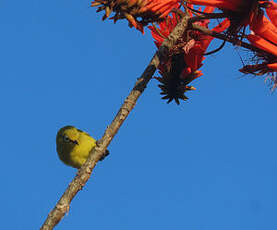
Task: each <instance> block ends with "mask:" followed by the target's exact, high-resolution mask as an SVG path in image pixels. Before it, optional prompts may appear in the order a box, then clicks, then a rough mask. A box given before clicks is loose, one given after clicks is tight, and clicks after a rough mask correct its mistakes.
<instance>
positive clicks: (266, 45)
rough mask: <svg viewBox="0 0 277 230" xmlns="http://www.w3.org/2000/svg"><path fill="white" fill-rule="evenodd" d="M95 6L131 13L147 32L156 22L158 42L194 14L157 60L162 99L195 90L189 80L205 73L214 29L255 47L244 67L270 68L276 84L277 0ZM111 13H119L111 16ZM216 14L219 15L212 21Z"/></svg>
mask: <svg viewBox="0 0 277 230" xmlns="http://www.w3.org/2000/svg"><path fill="white" fill-rule="evenodd" d="M92 6H97V7H98V9H97V12H99V11H103V10H104V11H105V14H104V16H103V20H104V19H106V18H110V19H113V20H114V22H116V21H117V20H119V19H127V20H128V21H129V26H130V27H135V28H136V29H138V30H140V31H141V32H142V33H143V32H144V27H145V26H147V25H148V24H149V23H152V24H153V25H152V26H149V27H148V28H150V30H151V33H152V36H153V38H154V42H155V44H156V46H157V47H158V48H159V47H160V46H161V44H162V42H163V41H164V40H165V39H166V38H167V37H168V36H169V34H170V33H171V32H172V31H173V29H174V28H175V26H176V25H177V24H178V21H180V17H182V14H189V16H190V18H194V20H193V23H192V21H190V23H189V25H190V26H189V27H187V28H186V30H185V32H184V34H183V35H182V37H180V38H179V39H178V41H177V43H176V44H175V45H174V46H173V47H171V48H170V50H169V55H168V57H167V58H164V60H162V61H161V62H160V64H159V66H158V69H159V73H160V77H155V78H156V79H157V80H158V81H159V82H160V84H159V87H160V89H161V91H162V92H161V94H162V95H163V99H166V100H168V102H171V101H173V100H174V101H175V102H176V103H177V104H179V103H180V102H179V100H187V99H188V98H187V97H186V95H185V93H186V92H187V91H191V90H195V88H194V87H193V86H191V85H190V83H191V82H192V81H193V80H194V79H196V78H199V77H200V76H202V75H203V73H202V72H201V70H200V68H201V66H202V65H203V61H204V59H205V57H204V55H207V54H209V53H211V52H208V53H206V50H207V49H208V47H209V45H210V43H211V41H212V40H213V38H214V36H215V34H216V35H218V36H215V37H219V38H220V39H223V40H224V41H231V42H232V43H233V44H237V45H241V46H242V45H243V44H244V47H246V48H249V47H250V48H249V49H250V50H253V51H255V52H254V58H252V59H251V63H248V65H245V66H244V67H243V68H241V69H240V71H241V72H243V73H245V74H255V75H264V74H267V75H268V76H269V77H270V79H271V83H273V88H275V87H276V86H277V3H276V2H274V1H273V0H94V1H93V2H92ZM182 7H183V8H182ZM200 7H204V10H201V8H200ZM182 9H183V10H182ZM218 12H220V13H218ZM111 13H114V15H113V16H112V17H110V14H111ZM195 16H196V17H195ZM196 18H197V19H196ZM208 18H209V19H208ZM212 19H217V20H213V23H211V22H210V20H212ZM155 23H156V24H158V25H156V24H155ZM191 23H192V24H191ZM211 25H213V26H211ZM197 28H198V29H197ZM205 31H206V32H205ZM207 31H208V32H207ZM218 50H219V49H217V51H218Z"/></svg>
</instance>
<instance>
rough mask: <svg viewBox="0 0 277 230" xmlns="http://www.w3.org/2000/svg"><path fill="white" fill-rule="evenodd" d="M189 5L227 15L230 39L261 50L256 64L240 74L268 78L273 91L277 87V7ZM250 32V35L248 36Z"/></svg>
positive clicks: (246, 0)
mask: <svg viewBox="0 0 277 230" xmlns="http://www.w3.org/2000/svg"><path fill="white" fill-rule="evenodd" d="M189 3H190V4H191V3H193V4H199V5H204V6H214V7H217V8H218V9H219V10H221V11H223V12H224V13H226V17H227V18H228V20H229V21H230V27H229V29H228V31H229V34H228V35H229V36H231V37H233V38H237V39H238V38H239V39H244V38H245V37H246V38H247V39H248V41H249V42H250V44H251V45H253V46H254V47H257V48H259V49H260V52H257V53H255V56H256V57H257V58H254V59H253V60H255V63H252V64H249V65H245V66H244V67H243V68H241V69H240V71H241V72H243V73H246V74H249V73H250V74H255V75H264V74H268V75H270V78H271V80H272V83H273V88H275V87H276V86H277V80H276V79H277V77H276V74H277V3H275V2H274V1H269V0H267V1H265V0H264V1H261V0H189ZM265 12H266V14H267V17H266V16H265ZM247 28H249V29H248V30H249V31H250V32H249V34H245V31H246V29H247Z"/></svg>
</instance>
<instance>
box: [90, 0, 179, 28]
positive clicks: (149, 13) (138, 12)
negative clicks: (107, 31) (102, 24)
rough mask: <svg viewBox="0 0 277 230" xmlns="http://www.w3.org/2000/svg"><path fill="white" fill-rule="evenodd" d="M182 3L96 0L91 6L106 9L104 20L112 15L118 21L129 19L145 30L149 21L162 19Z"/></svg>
mask: <svg viewBox="0 0 277 230" xmlns="http://www.w3.org/2000/svg"><path fill="white" fill-rule="evenodd" d="M179 5H180V3H179V0H94V1H93V2H92V3H91V6H92V7H94V6H97V7H98V9H97V12H100V11H102V10H105V14H104V16H103V20H105V19H106V18H108V17H110V14H111V13H112V12H114V16H113V17H111V19H113V20H114V22H116V21H117V20H119V19H127V20H128V21H129V26H130V27H132V26H134V27H135V28H136V29H138V30H140V31H141V32H142V33H143V32H144V30H143V28H144V26H146V25H147V24H148V23H153V22H160V21H162V20H163V19H164V18H165V17H166V16H167V15H168V14H169V13H170V12H171V10H172V9H174V8H178V7H179Z"/></svg>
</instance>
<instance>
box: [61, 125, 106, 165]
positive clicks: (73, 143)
mask: <svg viewBox="0 0 277 230" xmlns="http://www.w3.org/2000/svg"><path fill="white" fill-rule="evenodd" d="M56 145H57V146H56V147H57V152H58V155H59V158H60V159H61V161H62V162H64V163H65V164H67V165H69V166H72V167H73V168H80V167H81V166H82V165H83V164H84V163H85V161H86V160H87V158H88V156H89V153H90V151H91V149H92V148H94V147H95V145H96V140H95V139H93V138H92V137H91V136H90V135H89V134H88V133H86V132H84V131H82V130H80V129H76V128H75V127H74V126H65V127H63V128H61V129H60V130H59V131H58V133H57V137H56ZM108 154H109V151H108V150H106V153H105V155H104V157H103V158H101V159H100V160H103V159H104V158H105V157H106V156H107V155H108Z"/></svg>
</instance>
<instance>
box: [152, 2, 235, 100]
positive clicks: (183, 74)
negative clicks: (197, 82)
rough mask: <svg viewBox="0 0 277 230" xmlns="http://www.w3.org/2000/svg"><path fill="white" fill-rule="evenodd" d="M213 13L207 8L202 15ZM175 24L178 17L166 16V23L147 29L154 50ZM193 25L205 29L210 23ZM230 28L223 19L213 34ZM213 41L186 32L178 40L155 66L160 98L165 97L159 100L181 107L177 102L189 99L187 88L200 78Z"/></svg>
mask: <svg viewBox="0 0 277 230" xmlns="http://www.w3.org/2000/svg"><path fill="white" fill-rule="evenodd" d="M191 8H192V7H191ZM213 11H214V7H206V8H205V10H204V12H205V13H210V12H213ZM178 20H179V17H178V16H177V15H176V14H175V13H173V14H172V17H170V16H168V17H167V19H166V21H164V22H161V23H160V24H159V27H160V28H159V29H158V28H156V27H154V26H150V27H149V28H150V29H151V33H152V36H153V38H154V39H155V41H154V42H155V44H156V46H157V47H159V46H160V45H161V44H162V42H163V41H164V39H165V38H166V37H168V35H169V34H170V33H171V32H172V30H173V29H174V27H175V26H176V25H177V23H178ZM195 23H197V24H199V25H201V26H203V27H206V28H207V27H208V24H209V20H202V21H199V22H195ZM229 25H230V24H229V20H228V19H226V20H224V21H223V22H222V23H220V24H219V25H218V26H216V27H215V28H213V29H212V30H213V31H216V32H222V31H224V30H225V29H226V28H228V26H229ZM212 39H213V37H211V36H208V35H204V34H202V33H201V32H198V31H194V30H188V31H186V32H185V34H184V35H183V37H182V38H181V39H179V41H178V44H176V45H175V46H174V47H173V48H172V49H171V50H170V51H169V57H168V58H167V60H164V61H163V62H161V63H160V65H159V66H158V69H159V73H160V75H161V77H156V79H157V80H159V82H160V83H161V84H160V85H159V87H160V88H161V90H162V92H161V94H162V95H165V96H164V97H163V98H162V99H168V103H169V102H171V101H172V100H173V99H174V100H175V102H176V103H177V104H179V103H180V102H179V100H180V99H181V100H187V99H188V98H187V97H186V96H185V92H186V91H189V90H194V89H195V88H194V87H193V86H189V85H188V84H190V82H192V81H193V80H194V79H196V78H198V77H200V76H202V75H203V74H202V72H201V71H200V70H199V68H200V67H201V66H202V65H203V64H202V61H203V60H204V56H203V55H204V53H205V52H206V49H207V48H208V46H209V44H210V42H211V41H212Z"/></svg>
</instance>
